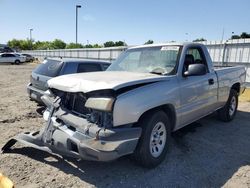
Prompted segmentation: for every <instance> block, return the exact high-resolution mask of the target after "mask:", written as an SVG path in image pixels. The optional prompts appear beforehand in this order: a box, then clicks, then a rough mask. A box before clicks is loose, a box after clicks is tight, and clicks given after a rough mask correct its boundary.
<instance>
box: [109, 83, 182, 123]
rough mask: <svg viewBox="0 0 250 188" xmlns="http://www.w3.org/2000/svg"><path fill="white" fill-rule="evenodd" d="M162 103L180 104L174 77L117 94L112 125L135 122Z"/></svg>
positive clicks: (177, 105)
mask: <svg viewBox="0 0 250 188" xmlns="http://www.w3.org/2000/svg"><path fill="white" fill-rule="evenodd" d="M164 104H171V105H173V106H174V107H175V108H178V107H179V105H180V97H179V89H178V82H177V81H176V79H171V80H166V81H161V82H156V83H152V84H150V85H145V86H143V87H140V88H136V89H134V90H131V91H129V92H127V93H124V94H122V95H120V96H118V97H117V100H116V102H115V104H114V109H113V126H114V127H116V126H119V125H124V124H131V123H135V122H137V121H138V120H139V118H140V117H141V115H142V114H143V113H144V112H146V111H148V110H150V109H153V108H155V107H158V106H162V105H164Z"/></svg>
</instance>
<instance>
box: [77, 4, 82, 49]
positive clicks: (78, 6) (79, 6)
mask: <svg viewBox="0 0 250 188" xmlns="http://www.w3.org/2000/svg"><path fill="white" fill-rule="evenodd" d="M81 7H82V6H81V5H76V44H77V29H78V28H77V26H78V25H77V22H78V8H81Z"/></svg>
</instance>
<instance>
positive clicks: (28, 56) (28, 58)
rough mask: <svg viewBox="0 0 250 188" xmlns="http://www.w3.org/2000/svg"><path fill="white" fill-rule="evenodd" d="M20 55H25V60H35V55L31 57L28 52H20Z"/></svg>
mask: <svg viewBox="0 0 250 188" xmlns="http://www.w3.org/2000/svg"><path fill="white" fill-rule="evenodd" d="M20 55H22V56H25V57H26V62H32V61H34V60H35V57H33V56H32V55H30V54H23V53H21V54H20Z"/></svg>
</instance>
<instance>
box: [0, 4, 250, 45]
mask: <svg viewBox="0 0 250 188" xmlns="http://www.w3.org/2000/svg"><path fill="white" fill-rule="evenodd" d="M76 4H80V5H82V8H81V9H79V14H78V16H79V27H78V31H79V32H78V42H79V43H84V44H86V43H87V40H88V41H89V43H100V44H101V43H104V42H106V41H109V40H113V41H118V40H122V41H125V42H126V43H127V44H129V45H135V44H142V43H144V42H145V41H147V40H148V39H152V40H154V41H155V42H166V41H172V40H175V41H185V40H193V39H196V38H200V37H203V38H206V39H208V40H221V38H222V31H223V28H224V31H225V36H224V38H229V37H230V36H231V34H232V32H234V33H235V34H240V33H241V32H243V31H245V32H249V33H250V12H249V7H250V0H235V1H234V0H84V1H80V0H0V23H1V24H0V44H1V43H6V42H7V41H8V40H10V39H13V38H16V39H26V38H28V37H29V29H30V28H33V32H32V34H33V38H34V39H35V40H54V39H55V38H58V39H62V40H64V41H65V42H75V5H76Z"/></svg>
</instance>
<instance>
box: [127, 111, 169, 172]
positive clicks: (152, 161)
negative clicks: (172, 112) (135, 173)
mask: <svg viewBox="0 0 250 188" xmlns="http://www.w3.org/2000/svg"><path fill="white" fill-rule="evenodd" d="M139 125H140V126H141V127H142V134H141V137H140V139H139V142H138V144H137V146H136V149H135V151H134V153H133V155H132V159H133V160H135V162H136V163H137V164H139V165H140V166H143V167H146V168H154V167H156V166H157V165H159V164H160V163H161V162H162V161H163V160H164V159H165V156H166V154H167V151H168V148H169V146H170V140H171V138H170V137H171V126H170V121H169V118H168V116H167V115H166V114H165V113H164V112H163V111H155V112H153V113H148V114H147V115H146V116H144V118H142V120H141V121H140V122H139ZM164 130H165V132H164ZM154 131H156V132H155V133H154ZM156 133H158V134H156ZM161 134H162V135H161ZM164 134H165V137H164ZM164 138H165V139H164ZM152 139H153V140H152ZM164 140H165V141H164ZM157 147H158V148H157Z"/></svg>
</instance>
